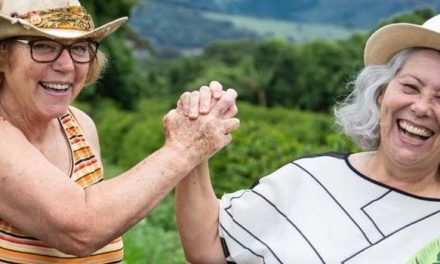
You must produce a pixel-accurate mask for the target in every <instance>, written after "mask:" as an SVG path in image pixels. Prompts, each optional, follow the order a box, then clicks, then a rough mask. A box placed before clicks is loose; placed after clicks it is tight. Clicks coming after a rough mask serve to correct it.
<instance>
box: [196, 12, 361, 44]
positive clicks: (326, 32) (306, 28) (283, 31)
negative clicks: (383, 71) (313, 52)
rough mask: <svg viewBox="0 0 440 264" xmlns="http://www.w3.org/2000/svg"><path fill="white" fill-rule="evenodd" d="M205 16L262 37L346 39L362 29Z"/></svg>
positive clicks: (241, 17)
mask: <svg viewBox="0 0 440 264" xmlns="http://www.w3.org/2000/svg"><path fill="white" fill-rule="evenodd" d="M203 16H204V17H205V18H207V19H211V20H216V21H228V22H231V23H233V24H234V26H236V27H237V28H242V29H247V30H250V31H253V32H256V33H257V34H258V35H260V36H262V37H273V38H283V39H287V40H291V41H297V42H305V41H310V40H315V39H344V38H348V37H350V36H351V35H352V34H353V33H354V32H361V31H362V30H353V29H347V28H344V27H338V26H334V25H325V24H312V23H297V22H291V21H285V20H275V19H262V18H256V17H248V16H238V15H225V14H220V13H213V12H204V13H203Z"/></svg>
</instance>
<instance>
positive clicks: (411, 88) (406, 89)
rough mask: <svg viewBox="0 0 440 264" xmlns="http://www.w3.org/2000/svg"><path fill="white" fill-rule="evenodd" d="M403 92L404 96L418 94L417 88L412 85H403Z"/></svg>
mask: <svg viewBox="0 0 440 264" xmlns="http://www.w3.org/2000/svg"><path fill="white" fill-rule="evenodd" d="M402 87H403V92H404V93H406V94H417V93H418V92H419V87H417V85H415V84H412V83H403V84H402Z"/></svg>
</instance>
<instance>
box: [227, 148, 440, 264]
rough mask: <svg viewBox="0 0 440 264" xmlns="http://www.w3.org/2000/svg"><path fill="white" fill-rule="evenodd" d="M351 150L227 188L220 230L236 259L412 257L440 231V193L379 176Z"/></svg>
mask: <svg viewBox="0 0 440 264" xmlns="http://www.w3.org/2000/svg"><path fill="white" fill-rule="evenodd" d="M348 155H349V154H340V153H329V154H323V155H318V156H312V157H305V158H301V159H297V160H295V161H293V162H292V163H289V164H287V165H285V166H283V167H281V168H280V169H278V170H277V171H275V172H273V173H272V174H270V175H268V176H266V177H264V178H261V179H260V180H259V183H258V184H257V185H256V186H255V187H253V188H252V189H246V190H240V191H237V192H235V193H232V194H226V195H224V196H223V197H222V199H221V204H220V226H219V230H220V237H221V239H222V243H223V246H224V251H225V256H226V260H227V261H229V262H232V263H234V262H235V263H240V264H242V263H252V264H257V263H266V264H268V263H289V264H290V263H345V264H354V263H356V264H359V263H376V264H377V263H386V264H392V263H399V264H400V263H407V262H408V260H409V259H411V258H413V257H414V256H415V255H416V254H417V253H418V252H419V250H420V249H421V248H423V247H424V246H425V245H427V244H429V243H430V242H432V241H435V240H438V239H439V237H440V228H439V223H440V199H432V198H424V197H418V196H415V195H411V194H408V193H405V192H402V191H400V190H397V189H393V188H391V187H389V186H386V185H384V184H381V183H379V182H375V181H373V180H371V179H369V178H368V177H366V176H364V175H362V174H361V173H359V172H358V171H357V170H356V169H354V168H353V167H352V166H351V164H350V163H349V161H348Z"/></svg>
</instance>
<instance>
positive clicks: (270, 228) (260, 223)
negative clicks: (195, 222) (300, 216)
mask: <svg viewBox="0 0 440 264" xmlns="http://www.w3.org/2000/svg"><path fill="white" fill-rule="evenodd" d="M295 170H296V166H295V165H293V164H287V165H285V166H284V167H282V168H280V169H278V170H277V171H275V172H273V173H272V174H270V175H268V176H266V177H263V178H261V179H260V181H259V183H258V184H257V185H256V186H255V187H254V188H252V189H245V190H240V191H237V192H234V193H231V194H225V195H224V196H223V197H222V199H221V201H220V212H219V232H220V237H221V239H222V244H223V250H224V253H225V257H226V260H227V261H229V262H230V263H235V262H236V263H249V264H250V263H252V264H255V263H280V259H279V257H278V253H277V251H279V250H282V251H285V250H286V247H285V245H282V244H283V242H282V241H280V239H279V236H278V235H279V233H280V232H284V228H289V223H286V215H285V213H284V211H285V210H290V209H289V208H291V206H292V205H291V203H289V202H288V201H289V200H290V199H291V198H289V197H287V196H286V195H290V194H292V193H295V192H294V190H293V192H292V186H295V185H296V183H295V182H294V181H295V177H292V175H293V174H295ZM292 180H293V181H292Z"/></svg>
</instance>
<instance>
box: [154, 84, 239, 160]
mask: <svg viewBox="0 0 440 264" xmlns="http://www.w3.org/2000/svg"><path fill="white" fill-rule="evenodd" d="M221 93H222V94H221V97H220V98H219V99H218V101H217V102H215V101H214V104H211V105H210V108H211V109H210V110H209V111H208V112H207V113H206V114H202V115H198V117H196V118H190V117H188V116H185V114H184V112H185V110H181V109H182V108H180V110H171V111H170V112H169V113H168V114H167V115H166V116H165V117H164V119H163V123H164V129H165V137H166V140H165V145H166V146H169V147H171V148H173V149H174V150H176V151H179V153H182V155H187V157H188V158H189V159H196V160H197V162H198V163H200V162H202V161H205V160H207V159H208V158H209V157H211V156H212V155H214V154H215V153H216V152H217V151H219V150H220V149H222V148H223V147H224V146H226V145H227V144H229V142H230V141H231V139H232V137H231V135H230V133H231V132H232V131H234V130H236V129H237V128H238V127H239V126H240V122H239V120H238V119H237V118H233V117H231V116H233V115H235V113H236V111H235V113H234V114H231V113H232V112H234V111H231V109H236V106H235V100H236V98H237V93H236V92H235V90H234V89H228V90H227V91H222V92H221ZM200 98H201V97H200ZM199 100H201V99H199ZM214 100H217V99H215V98H214ZM193 102H194V101H193ZM178 105H179V104H178ZM197 105H200V104H199V103H197ZM193 106H194V104H193ZM179 107H182V106H178V108H179ZM197 110H198V109H197ZM187 113H188V112H187Z"/></svg>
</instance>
